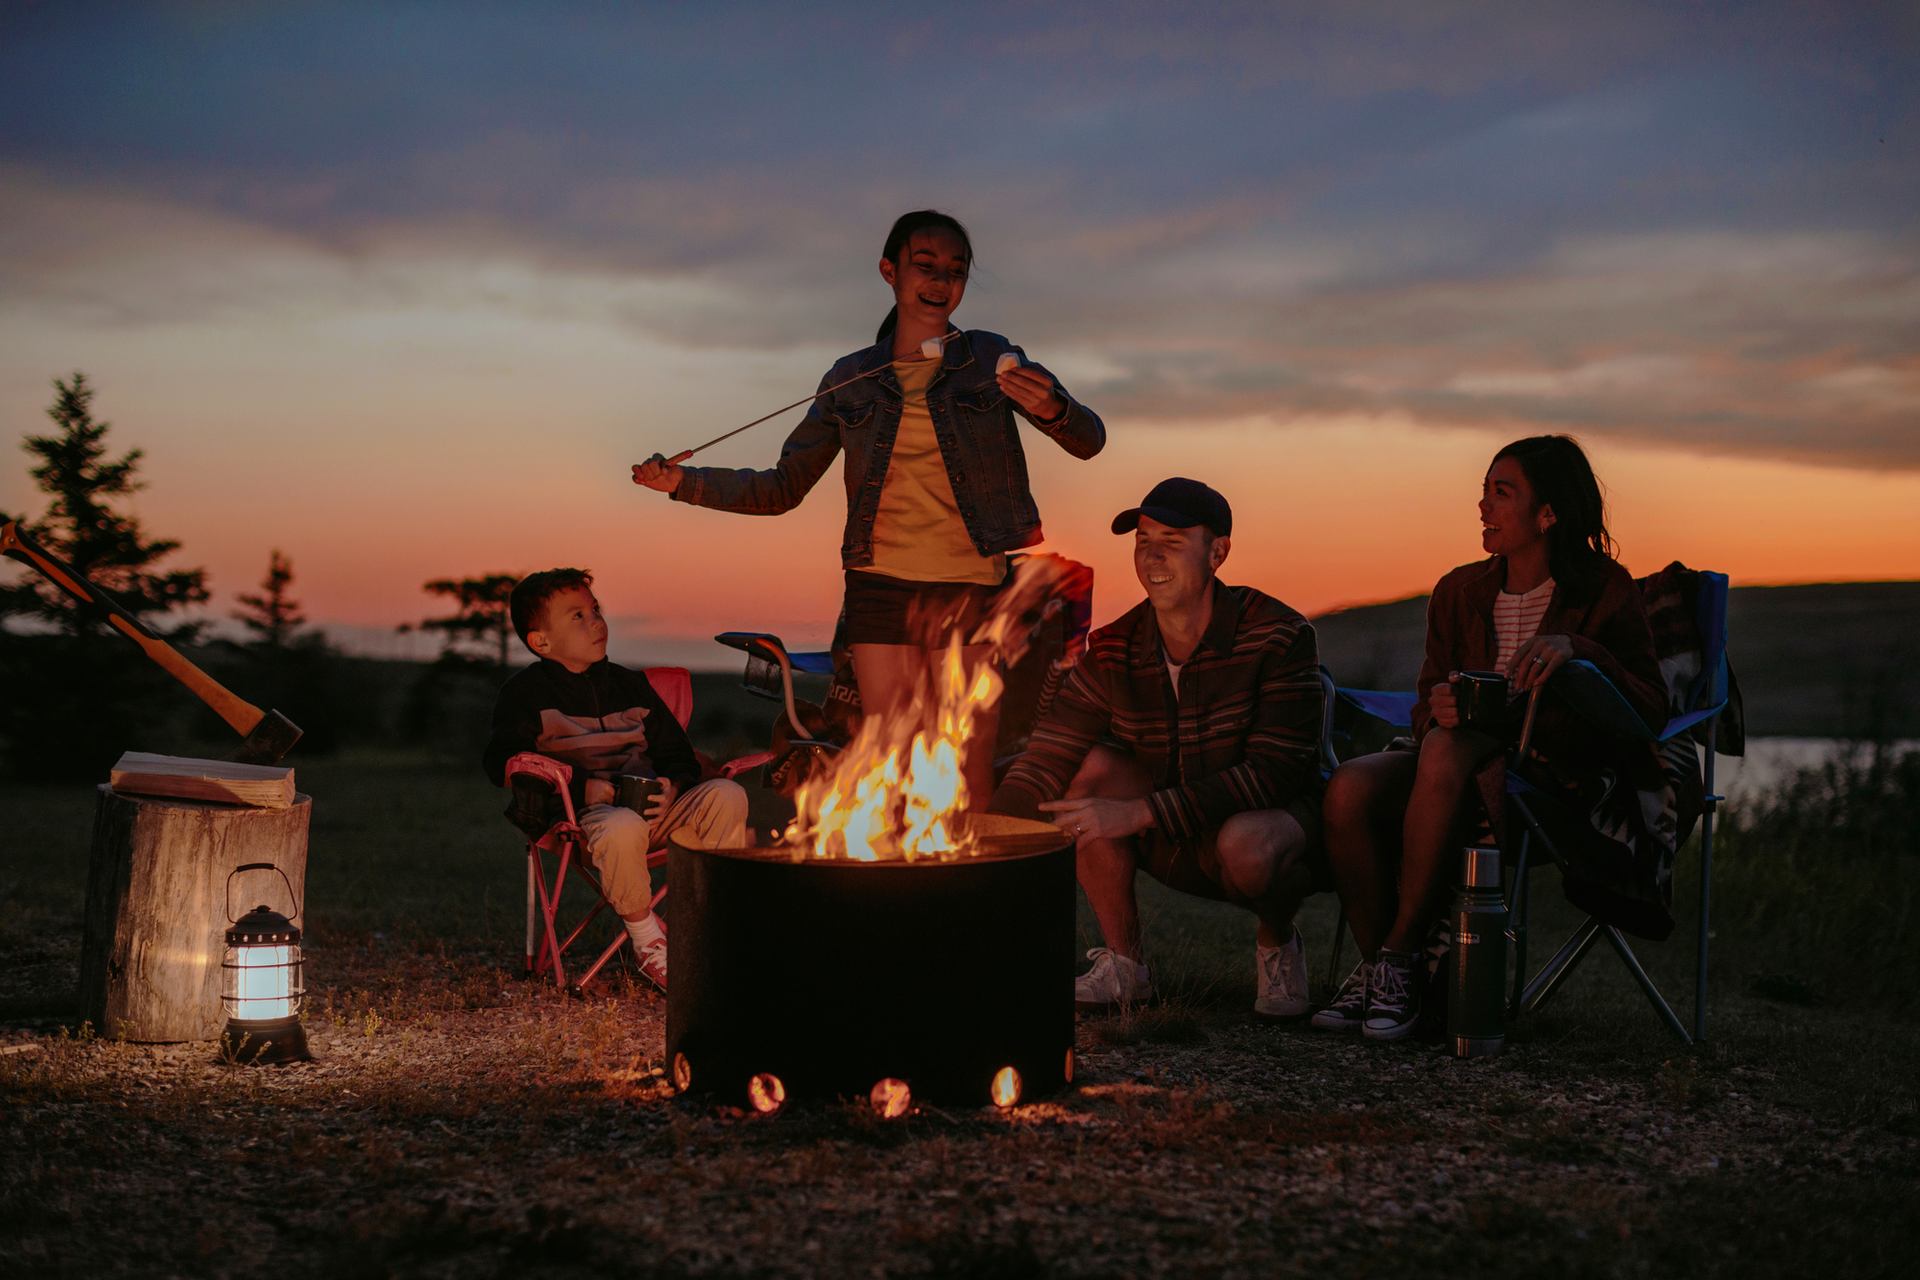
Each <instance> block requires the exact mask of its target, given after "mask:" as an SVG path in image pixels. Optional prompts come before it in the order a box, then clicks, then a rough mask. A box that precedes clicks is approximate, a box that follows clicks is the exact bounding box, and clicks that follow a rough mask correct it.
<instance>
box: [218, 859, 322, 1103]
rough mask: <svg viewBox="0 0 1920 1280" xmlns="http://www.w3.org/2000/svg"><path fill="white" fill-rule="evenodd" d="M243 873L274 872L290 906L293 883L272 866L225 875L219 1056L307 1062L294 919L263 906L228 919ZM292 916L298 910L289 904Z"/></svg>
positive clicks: (242, 1060)
mask: <svg viewBox="0 0 1920 1280" xmlns="http://www.w3.org/2000/svg"><path fill="white" fill-rule="evenodd" d="M243 871H276V872H279V874H280V879H281V880H282V881H283V882H285V883H286V886H287V897H288V900H289V902H291V900H292V897H293V883H292V881H289V880H287V873H286V872H284V871H281V870H280V868H278V867H276V866H274V865H273V864H272V863H271V862H249V863H247V864H246V865H245V866H240V867H235V868H234V869H233V873H232V874H231V875H229V876H228V877H227V896H228V903H229V905H228V908H227V920H228V922H229V923H230V924H231V925H232V926H233V927H232V928H230V929H228V930H227V933H226V943H227V946H226V952H225V955H224V957H223V958H222V959H221V961H220V970H221V978H222V981H221V1007H222V1009H223V1011H224V1012H225V1013H226V1015H227V1026H226V1030H225V1031H223V1032H222V1033H221V1036H220V1048H221V1057H222V1058H223V1059H224V1060H226V1061H228V1062H235V1063H245V1064H248V1065H256V1064H259V1065H264V1064H269V1063H277V1062H306V1061H310V1060H311V1059H312V1057H313V1054H312V1053H311V1052H309V1051H308V1049H307V1033H306V1031H305V1029H304V1028H302V1027H301V1025H300V998H301V997H302V996H303V995H305V994H306V986H305V985H304V984H303V983H302V982H301V978H300V975H301V970H302V966H303V964H304V961H303V960H302V959H301V956H300V930H299V929H298V928H296V927H295V926H294V923H293V921H291V920H289V919H288V918H287V917H286V916H283V915H281V914H280V913H279V912H277V911H274V910H272V909H271V908H269V907H268V906H267V905H266V904H265V903H262V904H261V905H260V906H257V907H255V908H254V909H253V910H251V911H249V912H247V914H246V915H244V916H241V917H240V918H239V919H238V920H235V919H234V918H233V908H232V905H231V903H232V896H233V877H234V876H237V875H239V874H240V873H241V872H243ZM292 905H293V908H294V912H295V914H298V912H299V910H300V908H299V904H298V903H293V904H292Z"/></svg>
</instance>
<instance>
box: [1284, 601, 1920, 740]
mask: <svg viewBox="0 0 1920 1280" xmlns="http://www.w3.org/2000/svg"><path fill="white" fill-rule="evenodd" d="M1426 611H1427V598H1426V597H1425V596H1414V597H1412V598H1410V599H1407V600H1395V601H1392V602H1391V603H1388V604H1376V605H1365V606H1361V607H1359V608H1354V609H1341V610H1337V611H1336V612H1333V613H1329V614H1324V615H1322V616H1321V617H1318V618H1315V619H1314V620H1313V625H1314V630H1315V631H1316V632H1318V634H1319V638H1320V652H1321V655H1322V659H1323V661H1325V662H1326V664H1327V666H1328V667H1330V668H1331V669H1332V670H1333V672H1334V676H1335V678H1336V679H1338V680H1339V681H1340V683H1341V684H1345V685H1354V686H1359V687H1363V688H1373V689H1396V688H1401V689H1403V688H1410V687H1412V685H1413V681H1414V678H1415V676H1416V675H1417V673H1418V672H1419V670H1420V650H1421V646H1422V644H1423V643H1424V640H1425V637H1426ZM1727 626H1728V634H1729V641H1728V646H1727V652H1728V654H1729V655H1730V656H1731V658H1732V661H1733V672H1734V678H1735V679H1736V680H1738V681H1739V684H1740V691H1741V694H1742V695H1743V696H1744V698H1745V701H1746V710H1747V731H1748V732H1749V733H1754V734H1785V735H1792V736H1807V737H1863V738H1876V737H1893V738H1916V737H1920V582H1842V583H1819V584H1815V585H1810V586H1798V587H1735V588H1734V589H1733V595H1732V598H1731V599H1730V601H1729V602H1728V606H1727Z"/></svg>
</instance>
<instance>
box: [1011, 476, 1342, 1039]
mask: <svg viewBox="0 0 1920 1280" xmlns="http://www.w3.org/2000/svg"><path fill="white" fill-rule="evenodd" d="M1113 531H1114V532H1115V533H1119V534H1124V533H1131V534H1132V535H1133V568H1134V572H1135V574H1137V575H1138V577H1139V579H1140V585H1141V586H1142V587H1143V588H1145V589H1146V593H1147V598H1146V600H1145V601H1143V602H1142V603H1141V604H1139V605H1138V606H1136V607H1135V608H1133V609H1131V610H1129V611H1128V612H1127V613H1126V614H1124V615H1122V616H1121V617H1120V618H1118V619H1116V620H1115V621H1114V622H1112V623H1111V624H1109V625H1108V626H1105V627H1102V628H1100V629H1099V630H1097V631H1095V632H1094V633H1093V635H1092V636H1091V637H1089V639H1088V643H1087V651H1086V654H1085V655H1084V656H1083V657H1082V658H1081V659H1080V661H1079V663H1078V664H1077V665H1076V666H1075V667H1074V668H1073V669H1072V671H1070V672H1069V673H1068V674H1067V677H1066V679H1065V680H1064V681H1063V682H1062V684H1061V686H1060V690H1059V693H1058V694H1057V695H1056V696H1055V698H1054V701H1053V705H1052V706H1051V707H1050V708H1049V709H1048V711H1047V714H1046V715H1045V716H1044V717H1043V718H1042V719H1041V722H1040V723H1039V725H1037V726H1036V727H1035V729H1034V731H1033V736H1032V737H1031V738H1030V739H1029V741H1028V746H1027V750H1026V752H1025V754H1023V755H1022V756H1021V757H1020V758H1019V759H1018V760H1017V761H1015V762H1014V765H1013V767H1012V769H1011V770H1009V772H1008V773H1007V776H1006V780H1005V781H1004V782H1003V783H1002V784H1001V785H1000V788H999V790H998V791H996V792H995V793H994V797H993V801H992V804H991V808H992V809H993V810H994V811H996V812H999V813H1010V814H1016V815H1019V816H1023V817H1038V816H1039V815H1040V814H1041V813H1045V814H1047V815H1048V816H1050V817H1051V818H1052V819H1053V821H1054V822H1055V823H1057V824H1058V825H1059V826H1060V828H1061V830H1063V831H1065V832H1066V833H1067V834H1069V835H1071V836H1072V837H1073V838H1074V841H1075V848H1076V864H1077V867H1078V874H1079V879H1080V887H1081V889H1082V890H1084V891H1085V892H1086V895H1087V900H1088V901H1089V902H1090V903H1091V904H1092V905H1093V911H1094V915H1095V916H1096V917H1098V919H1099V921H1100V931H1101V933H1102V934H1103V935H1104V936H1105V939H1106V943H1107V945H1106V946H1104V947H1096V948H1094V949H1093V950H1092V951H1090V952H1088V953H1087V955H1088V958H1090V959H1091V960H1092V961H1093V967H1092V969H1090V970H1089V971H1088V972H1086V973H1085V974H1082V975H1081V976H1080V977H1079V978H1078V979H1077V980H1076V981H1075V983H1074V999H1075V1001H1076V1003H1077V1004H1079V1006H1080V1007H1081V1008H1083V1009H1111V1008H1118V1007H1124V1006H1127V1005H1130V1004H1134V1003H1137V1002H1140V1001H1144V1000H1147V999H1149V998H1151V996H1152V993H1153V983H1152V979H1151V976H1150V974H1149V971H1148V969H1147V966H1146V964H1145V963H1144V957H1143V954H1142V949H1141V945H1140V917H1139V910H1138V907H1137V905H1136V902H1135V899H1134V890H1133V877H1134V872H1135V871H1136V870H1140V869H1144V870H1145V871H1146V872H1147V873H1148V874H1149V875H1151V876H1153V877H1154V878H1155V879H1156V880H1159V881H1160V882H1161V883H1162V884H1165V885H1168V886H1170V887H1172V888H1175V889H1180V890H1182V891H1184V892H1187V893H1194V894H1200V895H1202V896H1205V897H1210V898H1217V899H1222V900H1225V901H1228V902H1233V903H1238V904H1239V905H1241V906H1244V907H1247V908H1249V909H1250V910H1251V911H1252V912H1253V913H1254V914H1255V915H1256V916H1257V917H1258V918H1259V921H1260V927H1259V932H1258V935H1257V937H1256V939H1255V947H1254V953H1255V966H1254V967H1255V999H1254V1011H1255V1012H1256V1013H1257V1014H1260V1015H1262V1016H1264V1017H1270V1018H1293V1017H1300V1016H1302V1015H1304V1014H1305V1013H1306V1012H1307V964H1306V954H1305V951H1304V949H1303V947H1302V945H1301V941H1300V934H1299V932H1298V931H1297V930H1296V929H1295V928H1294V927H1293V917H1294V913H1295V911H1296V910H1297V909H1298V908H1299V905H1300V903H1301V901H1302V900H1303V899H1304V898H1305V897H1306V896H1307V894H1308V893H1310V892H1311V891H1312V890H1313V888H1314V883H1315V879H1316V877H1315V875H1314V873H1313V870H1312V863H1313V860H1315V859H1317V858H1319V857H1320V853H1319V830H1320V809H1319V794H1320V771H1319V744H1320V719H1321V712H1322V707H1323V702H1324V695H1323V694H1322V692H1321V686H1320V674H1319V657H1318V654H1317V651H1316V648H1315V645H1314V636H1313V628H1312V627H1311V626H1309V625H1308V624H1307V620H1306V619H1305V618H1303V617H1302V616H1301V615H1300V614H1299V613H1297V612H1295V611H1294V610H1293V609H1290V608H1288V607H1287V606H1286V605H1284V604H1282V603H1281V602H1280V601H1278V600H1275V599H1274V598H1273V597H1271V596H1268V595H1264V594H1262V593H1261V592H1258V591H1255V590H1254V589H1253V588H1251V587H1229V586H1226V585H1224V584H1222V583H1221V582H1220V581H1219V580H1218V578H1217V577H1216V573H1217V571H1218V570H1219V568H1220V565H1221V563H1222V562H1223V561H1225V560H1226V558H1227V551H1228V548H1229V543H1230V538H1229V535H1230V534H1231V533H1232V531H1233V511H1232V509H1231V508H1230V507H1229V506H1228V505H1227V500H1226V499H1225V498H1223V497H1221V496H1220V494H1218V493H1216V492H1215V491H1214V490H1213V489H1211V488H1209V487H1208V486H1206V485H1204V484H1201V483H1200V482H1199V481H1197V480H1188V479H1184V478H1180V477H1176V478H1174V479H1171V480H1163V481H1161V482H1160V483H1159V484H1157V485H1155V486H1154V487H1153V491H1152V492H1151V493H1149V494H1148V495H1147V497H1146V500H1145V501H1143V502H1142V503H1141V504H1140V505H1139V506H1137V507H1134V508H1132V509H1130V510H1127V511H1123V512H1121V513H1120V514H1119V515H1118V516H1115V517H1114V520H1113Z"/></svg>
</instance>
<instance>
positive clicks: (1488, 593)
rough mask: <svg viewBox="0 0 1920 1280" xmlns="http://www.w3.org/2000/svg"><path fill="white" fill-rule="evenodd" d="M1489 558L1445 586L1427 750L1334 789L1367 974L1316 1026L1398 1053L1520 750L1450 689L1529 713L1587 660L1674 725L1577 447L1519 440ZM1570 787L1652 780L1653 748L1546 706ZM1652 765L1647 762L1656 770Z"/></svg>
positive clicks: (1350, 981)
mask: <svg viewBox="0 0 1920 1280" xmlns="http://www.w3.org/2000/svg"><path fill="white" fill-rule="evenodd" d="M1480 526H1481V527H1480V545H1481V546H1482V547H1484V548H1485V549H1486V550H1487V552H1488V553H1489V556H1490V558H1489V559H1486V560H1481V561H1478V562H1476V563H1474V564H1469V565H1462V566H1461V567H1460V568H1458V569H1455V570H1453V571H1452V572H1451V573H1449V574H1447V575H1446V576H1445V577H1443V578H1441V579H1440V581H1439V582H1438V583H1437V584H1436V585H1435V586H1434V589H1433V598H1432V599H1431V601H1429V603H1428V605H1427V648H1426V657H1425V660H1424V662H1423V663H1422V664H1421V668H1420V680H1419V693H1420V700H1419V702H1418V703H1416V704H1415V706H1414V711H1413V733H1414V741H1415V748H1414V749H1413V750H1411V751H1407V750H1390V751H1383V752H1379V753H1377V754H1374V755H1368V756H1361V757H1358V758H1357V759H1354V760H1350V761H1348V762H1347V763H1345V764H1343V765H1341V766H1340V767H1339V768H1338V769H1337V770H1335V771H1334V774H1333V777H1332V779H1331V780H1330V781H1329V782H1328V784H1327V792H1326V800H1325V803H1324V808H1323V814H1324V822H1325V831H1326V836H1325V838H1326V848H1327V855H1328V858H1329V860H1330V861H1331V863H1332V866H1333V874H1334V880H1335V883H1336V884H1337V885H1338V887H1339V890H1340V901H1341V903H1342V904H1343V905H1344V907H1345V908H1346V913H1347V921H1348V923H1349V925H1350V926H1351V927H1352V929H1353V936H1354V941H1355V942H1356V943H1358V944H1359V947H1360V955H1361V961H1360V964H1359V966H1358V967H1357V968H1355V969H1354V971H1353V973H1352V974H1351V975H1349V976H1348V978H1347V980H1346V982H1345V983H1344V984H1343V985H1342V986H1341V988H1340V991H1339V993H1338V994H1337V995H1336V996H1335V998H1334V1000H1333V1003H1332V1004H1330V1005H1329V1006H1328V1007H1327V1008H1325V1009H1322V1010H1321V1011H1320V1012H1319V1013H1317V1014H1315V1015H1314V1018H1313V1025H1315V1026H1316V1027H1323V1028H1327V1029H1332V1030H1343V1031H1351V1030H1355V1029H1359V1030H1362V1031H1363V1032H1364V1034H1365V1035H1366V1036H1367V1038H1368V1039H1371V1040H1397V1039H1399V1038H1400V1037H1402V1036H1404V1035H1406V1034H1408V1033H1409V1032H1411V1031H1412V1030H1413V1028H1414V1025H1415V1023H1416V1022H1417V1021H1418V1019H1419V1016H1420V994H1421V988H1422V987H1423V986H1424V985H1425V977H1426V969H1425V966H1424V964H1423V963H1422V961H1423V960H1424V955H1423V954H1422V952H1421V950H1420V949H1421V947H1422V946H1423V945H1424V943H1425V941H1426V938H1427V933H1428V930H1429V929H1430V928H1431V927H1432V924H1433V921H1434V919H1435V917H1436V916H1437V914H1438V913H1439V911H1440V910H1441V905H1442V899H1443V897H1444V895H1445V893H1446V890H1447V887H1448V886H1449V885H1450V884H1451V883H1452V876H1453V873H1454V871H1455V869H1456V866H1457V864H1458V862H1459V856H1458V854H1459V849H1460V846H1461V844H1462V842H1463V840H1464V839H1465V838H1466V836H1467V835H1468V833H1469V830H1470V824H1471V823H1472V822H1473V821H1475V819H1476V812H1475V810H1474V809H1473V808H1471V807H1470V806H1469V804H1468V795H1469V792H1470V791H1471V790H1472V787H1473V779H1474V775H1475V774H1476V773H1477V772H1478V771H1479V770H1480V769H1481V767H1482V766H1484V765H1485V764H1486V763H1487V762H1488V761H1489V760H1491V759H1492V758H1493V756H1495V755H1496V754H1498V753H1500V752H1503V751H1505V750H1506V749H1507V748H1508V747H1509V745H1510V742H1511V738H1512V735H1507V736H1504V737H1497V736H1495V735H1494V734H1491V733H1487V732H1482V731H1480V730H1477V729H1470V728H1467V727H1464V726H1463V725H1462V724H1461V722H1460V715H1459V709H1458V707H1457V706H1456V705H1455V701H1454V695H1453V688H1452V685H1451V684H1450V683H1449V679H1450V673H1454V672H1458V671H1463V670H1493V671H1500V672H1504V673H1506V675H1507V677H1508V683H1509V688H1510V689H1511V691H1512V693H1513V695H1514V696H1515V697H1520V696H1521V695H1525V694H1527V693H1528V692H1529V691H1531V690H1532V689H1533V688H1534V687H1535V686H1536V685H1539V684H1542V683H1543V682H1545V681H1546V680H1548V679H1549V678H1550V677H1551V676H1552V675H1553V673H1554V672H1555V671H1557V670H1558V669H1559V668H1560V667H1561V666H1562V665H1564V664H1565V663H1566V662H1568V661H1569V660H1571V659H1574V658H1583V659H1586V660H1587V661H1589V662H1592V663H1593V664H1594V665H1595V666H1596V667H1598V668H1599V669H1600V670H1601V671H1602V672H1603V673H1605V674H1606V676H1607V677H1608V678H1609V679H1611V680H1612V681H1613V683H1614V684H1615V686H1616V687H1618V688H1619V690H1620V691H1621V693H1623V694H1624V695H1626V697H1627V699H1628V700H1629V701H1630V702H1631V703H1632V704H1633V706H1634V709H1635V710H1636V711H1638V712H1639V713H1640V714H1641V716H1642V718H1643V719H1645V720H1646V721H1647V722H1648V723H1649V724H1657V723H1660V722H1661V721H1662V720H1663V719H1664V717H1665V714H1666V694H1665V689H1664V686H1663V684H1662V682H1661V678H1660V669H1659V663H1658V662H1657V660H1656V659H1655V657H1654V647H1653V632H1652V629H1651V628H1650V627H1649V625H1648V622H1647V614H1646V609H1645V607H1644V606H1643V605H1642V603H1641V597H1640V592H1639V590H1638V589H1637V588H1636V587H1635V585H1634V582H1633V579H1632V578H1631V577H1630V576H1628V574H1627V571H1626V570H1625V569H1624V568H1622V567H1621V565H1620V563H1619V562H1618V561H1617V560H1615V559H1614V544H1613V539H1612V538H1611V537H1609V536H1608V534H1607V526H1606V519H1605V511H1604V506H1603V502H1602V499H1601V496H1600V485H1599V482H1598V481H1597V480H1596V479H1595V478H1594V474H1593V468H1592V466H1591V465H1589V464H1588V462H1587V457H1586V454H1584V453H1583V452H1581V449H1580V446H1579V444H1578V443H1576V442H1575V441H1574V440H1573V439H1572V438H1571V437H1568V436H1532V437H1529V438H1527V439H1525V440H1516V441H1515V442H1514V443H1512V444H1510V445H1508V446H1507V447H1506V448H1504V449H1502V450H1500V452H1499V453H1497V454H1495V455H1494V459H1493V464H1492V465H1491V466H1490V467H1488V468H1487V474H1486V478H1485V479H1484V480H1483V481H1482V483H1481V493H1480ZM1530 745H1531V747H1532V748H1533V750H1534V752H1536V753H1538V754H1539V755H1541V756H1542V757H1544V758H1546V759H1550V760H1552V761H1553V762H1554V765H1555V769H1556V772H1560V771H1566V770H1573V771H1578V770H1579V769H1580V768H1581V767H1582V766H1583V765H1587V764H1591V765H1593V766H1594V767H1599V766H1602V765H1605V764H1607V763H1609V758H1608V757H1609V754H1611V755H1612V756H1615V757H1621V756H1624V755H1627V754H1633V755H1634V758H1633V759H1632V760H1630V761H1628V760H1615V761H1612V763H1615V764H1616V765H1619V766H1621V767H1622V772H1623V773H1626V774H1628V775H1629V776H1634V777H1638V776H1641V775H1643V774H1644V773H1645V772H1646V769H1647V768H1648V767H1650V766H1651V765H1652V763H1653V762H1652V758H1651V754H1650V753H1649V752H1648V750H1647V748H1646V747H1645V745H1644V744H1636V745H1633V746H1624V745H1620V744H1608V743H1605V742H1602V741H1600V740H1598V739H1597V737H1596V736H1595V735H1594V734H1592V733H1590V732H1589V733H1581V732H1580V731H1579V730H1578V728H1577V726H1576V725H1574V724H1573V723H1572V722H1570V721H1569V720H1567V719H1566V718H1564V717H1563V716H1560V715H1558V714H1556V710H1555V709H1554V708H1552V707H1551V706H1549V705H1548V704H1545V703H1543V704H1542V705H1541V707H1540V710H1539V715H1538V717H1537V719H1536V721H1535V725H1534V733H1533V738H1532V740H1531V743H1530ZM1640 756H1646V757H1647V758H1646V759H1645V760H1642V759H1640V758H1639V757H1640Z"/></svg>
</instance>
